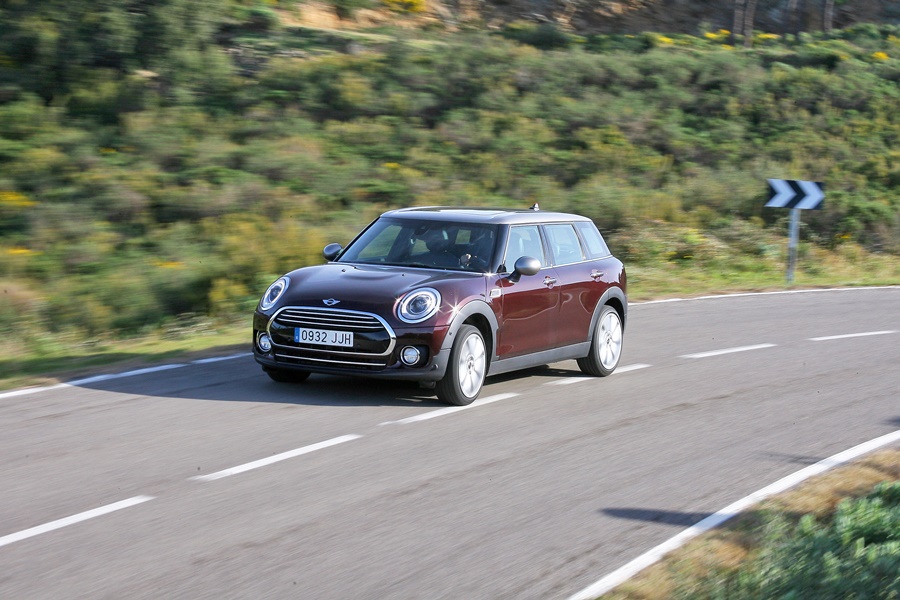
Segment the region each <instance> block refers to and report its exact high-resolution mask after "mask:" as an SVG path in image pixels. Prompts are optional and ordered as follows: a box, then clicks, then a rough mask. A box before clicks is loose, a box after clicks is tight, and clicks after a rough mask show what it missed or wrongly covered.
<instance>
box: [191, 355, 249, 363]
mask: <svg viewBox="0 0 900 600" xmlns="http://www.w3.org/2000/svg"><path fill="white" fill-rule="evenodd" d="M248 356H253V353H252V352H242V353H241V354H232V355H230V356H214V357H212V358H200V359H198V360H192V361H191V364H192V365H208V364H209V363H217V362H222V361H223V360H234V359H236V358H246V357H248Z"/></svg>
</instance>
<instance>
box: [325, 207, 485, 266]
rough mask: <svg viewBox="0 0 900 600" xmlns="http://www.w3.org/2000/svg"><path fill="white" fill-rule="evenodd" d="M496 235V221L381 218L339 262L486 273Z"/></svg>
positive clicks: (355, 242)
mask: <svg viewBox="0 0 900 600" xmlns="http://www.w3.org/2000/svg"><path fill="white" fill-rule="evenodd" d="M496 237H497V235H496V226H495V225H482V224H478V223H448V222H446V221H410V220H407V219H379V220H378V221H376V222H375V223H373V224H372V226H371V227H369V228H368V229H367V230H366V231H365V232H363V234H362V235H361V236H360V237H359V238H357V239H356V240H355V241H354V242H353V243H352V244H350V245H349V246H347V248H346V249H345V250H344V251H343V252H342V253H341V255H340V257H339V258H338V259H337V262H344V263H363V264H371V265H394V266H401V267H423V268H429V269H451V270H455V271H473V272H477V273H486V272H487V271H488V269H489V268H490V264H491V257H492V256H493V255H494V241H495V239H496Z"/></svg>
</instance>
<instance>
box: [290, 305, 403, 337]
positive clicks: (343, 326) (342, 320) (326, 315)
mask: <svg viewBox="0 0 900 600" xmlns="http://www.w3.org/2000/svg"><path fill="white" fill-rule="evenodd" d="M275 321H276V322H278V323H281V324H284V325H288V326H290V327H312V328H314V329H336V330H338V331H353V332H357V331H359V332H364V331H366V332H368V331H379V330H384V329H386V328H387V325H386V324H385V323H384V322H383V321H381V319H379V318H378V317H376V316H375V315H373V314H369V313H361V312H355V311H352V310H336V309H333V308H285V309H284V310H282V311H281V312H279V313H278V314H277V315H275Z"/></svg>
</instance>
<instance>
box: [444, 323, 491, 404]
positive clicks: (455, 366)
mask: <svg viewBox="0 0 900 600" xmlns="http://www.w3.org/2000/svg"><path fill="white" fill-rule="evenodd" d="M486 375H487V351H486V350H485V346H484V337H483V336H482V335H481V332H480V331H478V328H477V327H473V326H472V325H463V326H462V327H460V328H459V331H458V332H457V334H456V340H455V341H454V342H453V348H452V349H451V350H450V361H449V363H448V364H447V372H446V373H445V374H444V378H443V379H441V380H440V381H438V382H437V385H435V388H434V389H435V392H436V393H437V397H438V399H440V400H441V401H442V402H446V403H447V404H453V405H455V406H466V405H468V404H472V402H474V401H475V398H477V397H478V394H480V393H481V387H482V386H483V385H484V378H485V376H486Z"/></svg>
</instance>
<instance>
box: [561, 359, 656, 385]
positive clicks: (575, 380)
mask: <svg viewBox="0 0 900 600" xmlns="http://www.w3.org/2000/svg"><path fill="white" fill-rule="evenodd" d="M651 366H652V365H645V364H641V363H636V364H633V365H625V366H624V367H619V368H618V369H616V370H615V371H613V372H612V374H613V375H615V374H617V373H628V372H629V371H637V370H638V369H646V368H648V367H651ZM593 379H596V377H590V376H588V375H585V376H582V377H566V378H565V379H555V380H553V381H548V382H547V383H545V384H544V385H571V384H573V383H580V382H582V381H591V380H593Z"/></svg>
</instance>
